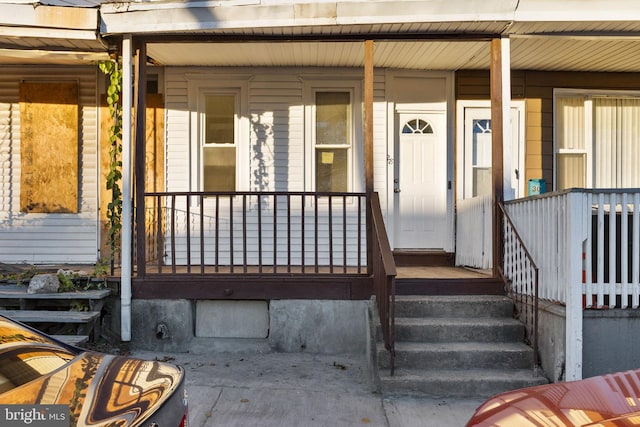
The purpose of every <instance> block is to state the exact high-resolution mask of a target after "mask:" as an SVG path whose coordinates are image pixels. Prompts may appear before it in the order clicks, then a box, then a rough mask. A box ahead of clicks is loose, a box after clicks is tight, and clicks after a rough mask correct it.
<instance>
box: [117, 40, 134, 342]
mask: <svg viewBox="0 0 640 427" xmlns="http://www.w3.org/2000/svg"><path fill="white" fill-rule="evenodd" d="M132 44H133V43H132V40H131V35H130V34H128V35H125V36H124V37H123V39H122V238H121V243H120V244H121V249H120V250H121V255H122V262H121V264H122V268H121V277H120V280H121V283H120V339H121V340H122V341H131V271H132V265H131V263H132V256H131V250H132V249H131V237H132V229H133V225H132V223H131V218H132V211H133V207H132V205H133V203H132V194H133V191H132V188H131V183H132V179H131V140H132V138H131V108H132V105H133V92H132V87H133V86H132V81H133V75H132V73H133V68H132V52H133V48H132Z"/></svg>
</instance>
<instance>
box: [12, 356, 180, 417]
mask: <svg viewBox="0 0 640 427" xmlns="http://www.w3.org/2000/svg"><path fill="white" fill-rule="evenodd" d="M183 378H184V371H183V370H182V368H180V367H177V366H173V365H170V364H166V363H162V362H158V361H147V360H139V359H133V358H128V357H122V356H111V355H105V354H101V353H94V352H83V353H80V354H79V355H77V356H76V357H75V358H74V359H73V360H71V361H70V362H69V363H67V364H66V365H64V366H63V367H61V368H59V369H56V370H54V371H52V372H51V373H49V374H47V375H45V376H42V377H39V378H37V379H35V380H33V381H30V382H28V383H26V384H23V385H21V386H19V387H16V388H14V389H12V390H9V391H7V392H5V393H2V394H0V403H2V404H26V405H28V404H34V403H38V404H49V405H51V404H64V405H69V415H70V418H71V425H77V426H102V425H106V424H113V425H126V426H131V425H134V426H135V425H137V424H138V423H139V422H141V421H142V420H144V419H145V418H146V417H147V416H148V415H149V414H150V413H152V412H153V411H155V410H156V409H157V408H158V407H159V406H161V405H162V404H163V402H164V401H165V400H166V399H167V398H168V397H169V396H170V395H171V393H173V392H174V391H175V390H176V389H178V388H179V387H180V385H181V383H182V381H183Z"/></svg>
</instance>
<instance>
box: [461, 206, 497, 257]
mask: <svg viewBox="0 0 640 427" xmlns="http://www.w3.org/2000/svg"><path fill="white" fill-rule="evenodd" d="M491 204H492V198H491V196H490V195H489V196H481V197H473V198H471V199H464V200H458V202H457V203H456V209H457V212H456V265H464V266H467V267H475V268H491V265H492V258H493V251H492V249H491V248H492V245H493V242H492V233H491V227H492V225H491V220H492V210H491V209H492V206H491Z"/></svg>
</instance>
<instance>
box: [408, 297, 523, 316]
mask: <svg viewBox="0 0 640 427" xmlns="http://www.w3.org/2000/svg"><path fill="white" fill-rule="evenodd" d="M512 316H513V302H512V301H511V299H509V298H507V297H505V296H499V295H461V296H454V295H450V296H449V295H440V296H429V295H409V296H397V297H396V317H512Z"/></svg>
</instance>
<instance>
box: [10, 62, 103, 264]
mask: <svg viewBox="0 0 640 427" xmlns="http://www.w3.org/2000/svg"><path fill="white" fill-rule="evenodd" d="M20 81H33V82H56V81H75V82H77V83H78V89H79V114H80V117H79V123H80V126H81V129H80V132H79V141H80V147H79V153H80V159H79V164H80V183H79V185H80V187H79V190H80V191H79V195H80V206H79V208H80V210H79V213H77V214H50V213H48V214H33V213H30V214H27V213H23V212H20V172H21V171H20V105H19V93H18V90H19V83H20ZM96 85H97V68H95V67H42V66H38V67H27V66H25V67H18V66H15V67H14V66H11V67H1V68H0V165H1V166H0V262H6V263H33V264H52V263H77V264H85V263H86V264H92V263H95V262H96V260H97V258H98V249H97V248H98V244H99V242H98V194H99V193H98V192H99V191H100V189H99V184H98V129H99V124H98V108H97V91H96V87H97V86H96ZM43 155H46V154H43ZM61 173H63V171H61Z"/></svg>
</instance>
